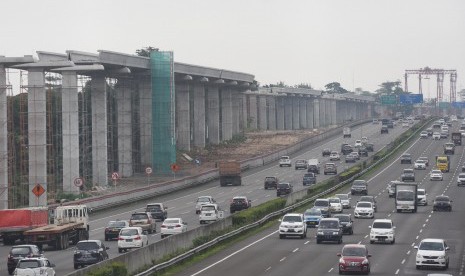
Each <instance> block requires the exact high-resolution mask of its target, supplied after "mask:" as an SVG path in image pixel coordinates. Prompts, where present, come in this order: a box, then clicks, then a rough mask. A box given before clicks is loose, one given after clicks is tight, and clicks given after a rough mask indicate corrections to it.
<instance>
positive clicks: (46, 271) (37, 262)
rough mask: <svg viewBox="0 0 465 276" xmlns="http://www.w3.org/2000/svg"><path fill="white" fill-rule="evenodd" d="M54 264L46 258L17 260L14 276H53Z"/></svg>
mask: <svg viewBox="0 0 465 276" xmlns="http://www.w3.org/2000/svg"><path fill="white" fill-rule="evenodd" d="M54 267H55V264H52V263H50V261H49V260H48V259H46V258H26V259H22V260H19V262H18V265H17V266H16V270H15V271H14V273H13V274H14V275H17V276H30V275H31V276H35V275H44V276H55V269H53V268H54Z"/></svg>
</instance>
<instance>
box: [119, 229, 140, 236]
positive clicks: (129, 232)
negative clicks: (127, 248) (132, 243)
mask: <svg viewBox="0 0 465 276" xmlns="http://www.w3.org/2000/svg"><path fill="white" fill-rule="evenodd" d="M137 234H138V232H137V229H123V230H121V232H120V233H119V235H120V236H135V235H137Z"/></svg>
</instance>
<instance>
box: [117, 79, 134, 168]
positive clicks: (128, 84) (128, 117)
mask: <svg viewBox="0 0 465 276" xmlns="http://www.w3.org/2000/svg"><path fill="white" fill-rule="evenodd" d="M133 92H134V87H133V82H132V79H128V78H124V77H123V78H119V79H118V85H117V87H116V110H117V119H116V120H117V127H118V161H119V164H118V172H119V175H120V177H131V176H133V174H134V166H133V163H132V160H133V158H132V153H133V151H132V105H131V101H132V94H133Z"/></svg>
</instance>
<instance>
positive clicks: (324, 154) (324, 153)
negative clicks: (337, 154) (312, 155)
mask: <svg viewBox="0 0 465 276" xmlns="http://www.w3.org/2000/svg"><path fill="white" fill-rule="evenodd" d="M321 155H323V157H325V156H330V155H331V150H330V149H324V150H323V152H322V153H321Z"/></svg>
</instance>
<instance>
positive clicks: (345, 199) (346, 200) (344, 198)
mask: <svg viewBox="0 0 465 276" xmlns="http://www.w3.org/2000/svg"><path fill="white" fill-rule="evenodd" d="M335 196H336V197H338V198H339V199H340V200H341V204H342V208H344V209H349V208H351V207H352V206H351V204H350V197H349V195H348V194H336V195H335Z"/></svg>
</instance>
